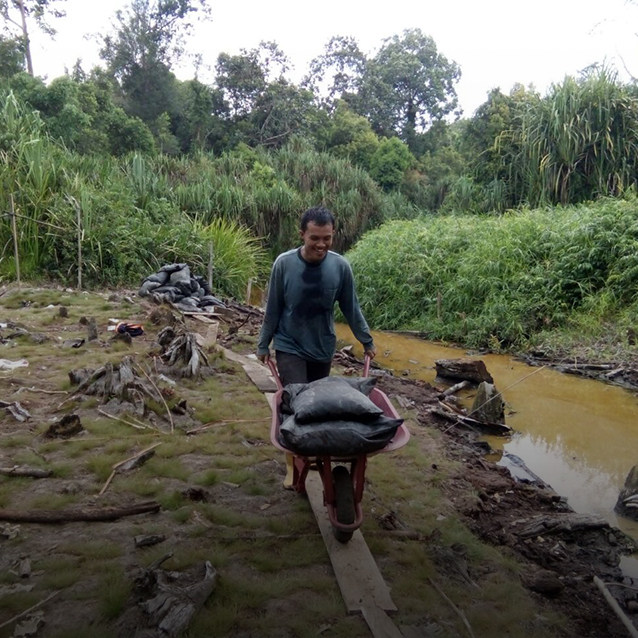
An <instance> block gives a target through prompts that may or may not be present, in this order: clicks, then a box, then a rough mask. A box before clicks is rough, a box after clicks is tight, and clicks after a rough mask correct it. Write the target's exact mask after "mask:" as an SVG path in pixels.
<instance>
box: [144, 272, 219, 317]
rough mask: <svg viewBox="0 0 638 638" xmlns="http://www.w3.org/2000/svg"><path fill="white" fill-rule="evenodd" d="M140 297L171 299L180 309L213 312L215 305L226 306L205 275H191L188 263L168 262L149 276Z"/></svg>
mask: <svg viewBox="0 0 638 638" xmlns="http://www.w3.org/2000/svg"><path fill="white" fill-rule="evenodd" d="M138 294H139V296H140V297H146V296H149V295H153V296H156V297H157V298H158V299H159V300H161V301H170V302H171V303H174V304H175V305H176V306H177V307H178V308H179V309H180V310H198V309H201V310H205V311H207V312H213V311H214V309H215V306H222V307H225V306H224V303H223V302H222V301H221V299H218V298H217V297H215V296H214V295H213V294H212V292H211V289H210V286H209V285H208V282H207V281H206V280H205V279H204V277H198V276H193V275H191V271H190V268H189V267H188V265H187V264H167V265H166V266H162V267H161V268H160V269H159V271H158V272H156V273H155V274H153V275H150V276H149V277H147V278H146V279H145V280H144V281H143V282H142V285H141V287H140V290H139V292H138Z"/></svg>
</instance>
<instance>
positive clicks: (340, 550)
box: [306, 472, 400, 635]
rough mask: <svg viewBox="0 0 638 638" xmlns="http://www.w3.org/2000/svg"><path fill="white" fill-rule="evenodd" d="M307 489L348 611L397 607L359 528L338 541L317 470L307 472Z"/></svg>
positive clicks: (393, 608) (361, 611)
mask: <svg viewBox="0 0 638 638" xmlns="http://www.w3.org/2000/svg"><path fill="white" fill-rule="evenodd" d="M306 491H307V492H308V500H309V501H310V506H311V507H312V511H313V512H314V514H315V518H316V519H317V523H318V525H319V529H320V530H321V535H322V536H323V540H324V543H325V544H326V548H327V549H328V555H329V556H330V562H331V563H332V568H333V570H334V572H335V576H336V578H337V583H338V584H339V589H340V590H341V595H342V596H343V600H344V602H345V604H346V608H347V610H348V613H350V614H352V613H363V608H364V607H366V608H367V609H368V610H369V611H368V613H369V614H370V615H372V614H374V609H373V608H374V607H377V608H378V609H379V610H383V611H390V612H395V611H397V607H396V605H395V604H394V602H393V601H392V598H391V596H390V589H389V587H388V586H387V585H386V583H385V581H384V580H383V577H382V576H381V573H380V572H379V568H378V567H377V564H376V563H375V562H374V558H373V557H372V554H371V553H370V550H369V549H368V546H367V545H366V542H365V540H364V538H363V536H362V534H361V532H360V531H359V530H357V531H356V532H355V533H354V534H353V536H352V540H351V541H350V542H349V543H339V542H338V541H337V539H336V538H335V537H334V536H333V535H332V526H331V525H330V519H329V518H328V513H327V511H326V507H325V505H324V504H323V486H322V484H321V478H320V477H319V474H318V473H317V472H310V473H309V474H308V478H307V479H306ZM370 610H371V611H370ZM381 635H384V634H381ZM388 635H389V634H388ZM399 635H400V634H399Z"/></svg>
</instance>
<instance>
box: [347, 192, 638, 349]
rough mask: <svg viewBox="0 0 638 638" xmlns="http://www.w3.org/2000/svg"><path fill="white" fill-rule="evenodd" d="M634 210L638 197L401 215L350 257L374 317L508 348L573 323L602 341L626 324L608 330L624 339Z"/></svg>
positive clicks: (629, 315) (632, 285) (636, 277)
mask: <svg viewBox="0 0 638 638" xmlns="http://www.w3.org/2000/svg"><path fill="white" fill-rule="evenodd" d="M637 210H638V199H636V198H628V199H627V200H611V199H602V200H599V201H597V202H595V203H589V204H583V205H579V206H571V207H565V208H555V209H537V210H523V211H516V212H510V213H508V214H506V215H503V216H501V217H487V216H486V217H476V216H470V215H466V216H463V215H450V216H445V217H437V218H435V219H422V220H417V221H409V222H392V223H390V224H388V225H387V226H384V227H383V228H381V229H379V230H376V231H373V232H371V233H369V234H368V235H366V237H364V238H363V239H362V240H361V241H360V242H359V243H358V244H357V246H356V247H355V248H354V249H353V250H352V251H351V252H350V253H348V258H349V260H350V262H351V264H352V267H353V270H354V273H355V277H356V279H357V290H358V293H359V297H360V301H361V305H362V310H363V312H364V315H365V316H366V318H367V319H368V321H369V322H370V324H371V325H372V326H373V327H376V328H384V329H396V330H400V329H408V330H417V331H421V332H423V333H425V334H426V335H427V336H428V337H429V338H432V339H436V340H442V341H449V342H456V343H463V344H466V345H468V346H471V347H483V348H490V349H491V350H494V351H500V350H511V349H516V348H524V347H529V346H530V345H531V344H538V343H540V342H543V341H546V340H547V339H548V337H549V335H552V334H554V335H557V338H560V335H561V334H562V333H563V332H562V331H564V330H565V329H566V328H571V333H572V334H573V335H577V334H578V332H579V331H580V332H581V335H584V340H587V339H590V340H591V338H594V339H595V340H600V339H601V337H602V336H603V335H604V333H605V332H606V331H607V332H609V330H608V328H609V326H612V327H613V326H617V329H612V330H611V334H609V335H608V338H607V341H608V342H609V344H611V343H614V342H615V343H621V344H622V343H623V341H626V337H625V338H624V339H620V341H618V340H617V339H615V338H614V337H618V336H619V335H621V334H622V333H623V332H625V333H626V331H627V329H629V328H631V325H632V320H633V321H634V323H635V316H636V298H635V294H634V292H633V291H635V290H636V287H637V286H638V261H637V260H636V256H635V255H636V251H635V242H636V241H637V239H638V221H637V220H638V216H637V215H636V211H637ZM408 264H409V269H407V270H406V268H407V265H408ZM406 272H407V273H408V274H407V275H406ZM406 300H413V303H406ZM588 324H589V325H588ZM583 329H585V330H583ZM588 334H589V335H591V337H587V335H588ZM565 345H566V346H568V345H569V344H568V343H567V342H565ZM572 347H573V345H572ZM625 350H626V352H627V353H628V354H631V353H632V352H633V356H634V357H635V356H636V355H637V354H638V352H637V351H636V349H635V348H634V349H633V351H631V349H629V348H625Z"/></svg>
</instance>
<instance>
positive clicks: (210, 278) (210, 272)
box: [208, 240, 213, 294]
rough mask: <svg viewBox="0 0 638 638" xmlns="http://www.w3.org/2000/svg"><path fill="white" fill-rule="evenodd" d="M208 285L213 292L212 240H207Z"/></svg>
mask: <svg viewBox="0 0 638 638" xmlns="http://www.w3.org/2000/svg"><path fill="white" fill-rule="evenodd" d="M208 287H209V288H210V290H211V294H212V292H213V242H212V240H211V241H209V242H208Z"/></svg>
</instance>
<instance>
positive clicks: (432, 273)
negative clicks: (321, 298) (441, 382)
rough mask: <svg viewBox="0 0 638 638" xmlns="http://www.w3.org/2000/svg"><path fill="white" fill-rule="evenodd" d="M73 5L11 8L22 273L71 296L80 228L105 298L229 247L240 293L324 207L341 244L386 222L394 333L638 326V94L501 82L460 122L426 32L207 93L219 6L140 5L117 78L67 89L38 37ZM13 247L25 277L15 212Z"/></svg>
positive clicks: (239, 71)
mask: <svg viewBox="0 0 638 638" xmlns="http://www.w3.org/2000/svg"><path fill="white" fill-rule="evenodd" d="M62 6H63V5H62V4H61V3H60V0H23V1H22V2H19V3H18V2H14V1H13V0H0V16H1V17H3V18H4V25H5V27H6V28H5V32H4V34H3V35H0V202H1V204H0V205H1V206H2V209H3V210H8V209H9V208H10V206H11V201H13V204H14V206H15V211H16V212H17V213H18V214H19V215H20V217H19V218H17V222H18V232H19V250H20V254H21V256H22V274H23V277H30V278H39V277H43V276H44V275H45V274H46V276H49V277H53V278H55V279H60V280H63V281H66V282H70V281H73V279H74V277H75V269H76V267H77V257H76V250H77V230H78V222H77V219H78V215H79V219H80V226H81V229H82V246H83V259H84V262H85V264H84V265H85V281H87V283H88V284H89V285H102V286H103V285H119V284H135V283H137V282H138V281H139V279H140V278H141V277H143V276H145V275H146V274H148V272H150V271H152V270H154V269H155V268H156V267H157V266H158V265H159V264H161V263H163V262H166V261H179V260H184V261H188V262H190V263H191V264H192V265H193V267H194V268H195V269H196V270H200V271H205V268H206V263H207V260H208V250H209V244H210V242H211V241H212V242H213V245H214V252H215V280H216V286H217V288H218V289H219V291H220V292H222V293H226V294H234V295H238V294H240V293H241V292H242V291H243V290H245V285H246V281H247V280H248V279H249V278H251V277H253V278H255V277H257V278H261V279H262V281H263V279H264V276H265V274H266V273H267V268H268V261H269V258H272V257H273V256H274V255H275V254H277V253H278V252H280V251H281V250H283V249H286V248H288V247H289V246H291V245H293V244H294V242H295V241H296V233H297V231H296V220H297V217H298V214H299V213H300V212H301V211H302V210H303V209H305V208H307V207H308V206H311V205H316V204H324V205H326V206H328V207H330V208H331V209H333V210H334V212H335V213H336V215H337V218H338V224H339V234H338V236H337V245H336V248H337V250H340V251H344V252H345V251H347V250H348V249H349V248H350V247H351V246H352V245H354V244H355V242H357V241H358V240H359V239H360V238H361V237H362V236H363V235H364V233H366V232H367V231H370V230H373V229H375V228H377V227H379V226H380V225H381V228H380V229H378V230H376V231H374V232H372V233H371V234H370V235H366V236H365V237H364V239H363V240H362V241H361V242H360V243H359V244H358V245H357V247H356V249H355V250H354V251H353V252H352V254H351V255H352V260H353V263H354V264H355V267H356V271H357V273H358V275H359V279H360V286H361V289H362V298H363V300H364V304H365V309H366V313H367V315H368V316H369V317H370V319H371V321H372V323H373V324H375V325H376V326H378V327H385V328H408V327H411V328H416V329H424V330H426V331H427V332H428V333H429V334H431V335H432V336H434V337H439V338H447V339H454V340H461V341H466V342H470V343H473V344H481V345H485V344H486V343H489V344H491V345H492V346H493V347H500V345H499V344H502V345H512V344H521V343H524V342H525V341H527V340H529V339H530V338H531V337H532V336H533V335H535V334H539V333H540V332H542V331H546V330H551V329H553V328H554V327H557V326H564V325H568V324H569V323H570V322H573V321H574V320H575V319H574V317H575V316H576V315H578V313H590V315H591V314H592V313H593V314H596V313H599V315H598V316H602V315H601V314H600V313H603V314H604V313H608V314H609V313H612V314H613V313H614V312H616V311H617V312H620V313H623V312H625V311H627V312H630V310H628V309H633V310H634V311H635V303H636V301H635V298H634V297H633V296H632V295H635V290H636V277H635V270H636V265H635V262H634V261H632V260H633V257H632V250H633V252H635V250H634V248H635V242H636V234H635V223H636V222H635V221H634V220H635V219H636V217H637V213H636V204H635V199H633V194H634V193H635V192H636V187H637V185H638V184H637V182H638V165H637V164H638V152H637V151H638V92H637V90H636V87H635V86H634V85H633V84H623V83H621V82H620V81H619V80H618V78H617V76H616V74H615V73H614V72H613V70H611V69H609V68H605V67H597V66H594V67H592V68H590V69H588V70H587V71H585V72H583V73H582V75H581V76H579V77H578V78H572V77H567V78H565V80H564V81H563V82H562V83H560V84H557V85H555V86H552V87H551V88H550V90H549V91H548V92H547V93H546V94H545V95H540V94H539V93H538V92H536V91H535V90H533V89H531V88H525V87H523V86H515V87H514V88H513V89H512V91H511V92H510V93H509V94H505V93H503V92H501V91H500V90H499V89H494V90H493V91H491V92H490V94H489V95H488V97H487V100H486V102H485V103H484V104H482V105H481V106H480V108H479V109H477V111H476V112H475V113H474V114H472V116H471V117H468V118H461V117H460V115H461V113H460V112H458V103H457V96H456V91H455V84H456V82H457V81H458V79H459V77H460V69H459V67H458V65H457V64H456V63H455V62H454V61H452V60H449V59H448V58H446V57H445V55H443V53H442V52H440V51H439V50H438V49H437V47H436V43H435V42H434V40H433V39H432V38H431V37H429V36H427V35H425V34H424V33H422V32H421V31H420V30H419V29H410V30H407V31H405V32H403V33H402V34H400V35H395V36H393V37H390V38H388V39H386V40H384V41H383V42H382V43H381V44H380V46H379V48H378V50H377V51H376V52H374V53H372V54H370V55H366V54H365V53H363V52H362V51H361V49H360V48H359V45H358V43H357V42H356V41H355V40H354V39H353V38H349V37H335V38H332V39H331V40H330V41H329V42H328V43H327V45H326V47H325V50H324V51H323V52H321V53H320V54H319V55H317V57H316V58H315V59H314V60H313V61H312V63H311V64H310V67H309V69H308V72H307V75H306V77H305V78H304V79H303V81H301V82H300V83H295V82H293V81H292V80H291V79H290V76H289V69H290V61H289V60H288V59H287V57H286V55H285V54H284V52H282V51H281V50H280V48H279V47H278V45H277V44H276V43H274V42H261V43H260V44H259V45H258V46H256V47H255V48H253V49H250V50H248V49H242V50H241V51H240V52H239V53H237V54H232V55H231V54H228V53H222V54H220V55H219V57H218V58H217V60H216V63H215V64H214V67H215V79H214V81H213V82H212V83H210V84H206V83H204V82H202V81H200V79H198V77H197V76H196V77H194V78H193V79H191V80H187V81H180V80H178V79H177V78H176V77H175V75H174V74H173V71H172V67H173V64H174V62H175V60H176V59H178V57H179V56H180V55H181V54H182V52H183V48H182V47H183V38H184V37H185V36H187V35H188V34H189V31H190V28H191V25H192V23H193V21H194V20H195V19H200V18H201V17H205V16H206V14H207V13H208V11H209V3H208V2H207V1H206V0H171V1H170V2H166V1H164V0H131V1H130V4H129V6H128V7H127V8H126V9H125V10H124V11H121V12H118V13H117V14H116V16H115V21H114V23H113V25H112V27H111V29H110V31H109V32H108V33H104V34H103V35H102V53H101V55H102V59H103V63H104V64H103V66H102V67H96V68H94V69H91V70H89V71H87V70H85V69H83V67H82V64H81V62H80V61H78V62H77V63H76V65H75V67H74V68H73V70H72V72H71V73H69V74H67V75H65V76H63V77H60V78H56V79H54V80H53V81H51V82H50V83H48V84H47V83H45V82H43V81H42V80H41V79H39V78H38V77H37V75H36V74H35V72H34V68H33V67H34V64H33V61H32V60H31V56H30V52H29V38H28V31H27V27H29V28H33V27H34V26H39V27H42V28H45V29H50V27H51V24H52V21H49V22H48V23H47V22H46V20H48V19H50V18H52V17H55V16H56V15H58V16H59V15H62V13H61V7H62ZM20 11H22V12H23V13H24V15H23V16H22V15H21V14H20ZM22 17H24V20H22V19H21V18H22ZM14 25H16V26H17V29H13V30H12V28H13V26H14ZM208 62H209V63H210V62H211V61H208ZM455 118H456V119H455ZM599 198H603V199H602V200H601V201H600V202H599V203H592V202H596V201H597V200H599ZM623 200H626V201H623ZM570 205H581V206H579V207H576V208H569V206H570ZM539 207H543V208H539ZM529 209H536V210H529ZM513 210H522V211H523V212H518V213H515V212H512V211H513ZM506 211H510V212H506ZM417 218H418V221H409V220H415V219H417ZM392 220H395V221H392ZM387 222H391V223H387ZM43 224H48V225H43ZM382 224H383V225H382ZM0 242H1V246H2V252H1V253H0V278H4V279H6V278H11V277H13V276H14V275H15V265H14V260H13V255H12V246H11V225H10V220H9V218H8V217H7V216H4V217H2V218H1V219H0ZM601 309H604V312H603V310H601ZM574 313H576V315H575V314H574ZM578 316H582V315H578ZM618 316H619V315H616V318H618ZM628 316H630V315H623V317H625V318H624V319H622V321H625V320H627V321H628V319H626V317H628Z"/></svg>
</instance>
